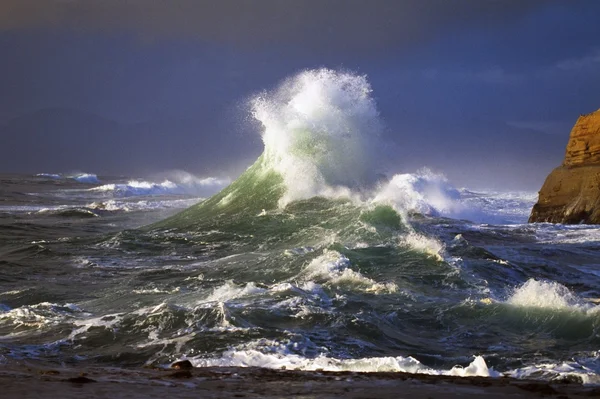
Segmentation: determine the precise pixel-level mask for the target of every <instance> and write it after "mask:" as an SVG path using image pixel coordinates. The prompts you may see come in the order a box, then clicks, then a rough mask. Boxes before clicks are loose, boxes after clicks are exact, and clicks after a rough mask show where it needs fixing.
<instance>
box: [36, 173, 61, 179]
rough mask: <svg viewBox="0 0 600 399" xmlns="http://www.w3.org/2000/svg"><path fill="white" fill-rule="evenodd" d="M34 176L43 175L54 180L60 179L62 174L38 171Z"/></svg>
mask: <svg viewBox="0 0 600 399" xmlns="http://www.w3.org/2000/svg"><path fill="white" fill-rule="evenodd" d="M35 176H36V177H43V178H45V179H52V180H56V179H62V176H61V175H59V174H56V173H38V174H36V175H35Z"/></svg>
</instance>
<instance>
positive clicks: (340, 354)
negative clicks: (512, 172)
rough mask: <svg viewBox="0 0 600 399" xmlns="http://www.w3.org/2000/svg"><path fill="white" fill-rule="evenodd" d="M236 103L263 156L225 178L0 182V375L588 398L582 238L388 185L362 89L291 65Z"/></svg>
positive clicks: (595, 270) (591, 355)
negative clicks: (479, 386)
mask: <svg viewBox="0 0 600 399" xmlns="http://www.w3.org/2000/svg"><path fill="white" fill-rule="evenodd" d="M249 107H250V114H251V115H252V116H253V117H254V118H256V120H257V121H258V122H260V124H261V125H262V139H263V142H264V152H263V154H262V155H261V156H260V157H259V158H258V159H257V160H256V162H255V163H254V164H253V165H251V166H249V167H248V169H247V170H246V171H245V172H244V173H243V174H242V175H241V176H239V177H238V178H237V179H233V180H232V181H229V180H227V179H220V178H215V177H196V176H193V175H189V174H186V173H183V172H176V173H175V172H169V173H166V174H163V175H161V176H157V177H146V178H143V179H142V178H139V177H137V178H136V177H124V178H114V177H110V176H96V175H91V174H89V175H84V174H79V175H75V174H68V173H67V174H52V173H40V174H38V175H35V176H19V175H6V176H3V182H6V187H8V188H7V189H6V190H4V191H3V194H2V195H3V198H2V202H1V205H0V234H1V235H2V236H1V239H0V262H1V263H2V266H3V267H2V275H1V276H0V281H2V285H1V286H0V337H1V338H0V363H5V364H11V363H14V362H19V361H22V360H23V359H30V360H35V361H42V362H48V363H50V364H77V365H88V364H94V365H97V364H100V365H106V366H111V367H113V366H118V367H127V366H135V367H139V366H142V365H158V366H165V365H168V364H170V363H171V362H173V361H176V360H181V359H189V360H190V361H191V362H192V364H193V365H194V366H196V367H206V366H223V367H225V366H236V367H250V366H256V367H267V368H277V369H281V368H286V369H301V370H321V369H322V370H332V371H339V370H352V371H363V372H374V371H389V372H409V373H426V374H432V375H457V376H485V377H491V378H494V377H498V376H512V377H516V378H537V379H542V380H561V381H562V380H568V381H571V382H579V383H585V384H598V383H599V382H600V379H599V375H600V357H599V356H600V355H599V354H598V353H599V352H598V350H599V347H600V335H599V334H598V327H599V322H600V314H599V312H598V309H599V308H598V305H597V304H598V303H599V302H600V289H598V287H600V284H599V283H600V263H599V262H598V256H597V253H598V250H599V249H600V229H598V227H597V226H583V225H578V226H565V225H550V224H526V221H527V218H528V216H529V212H530V210H531V207H532V206H533V204H534V203H535V201H536V199H537V196H536V193H535V192H498V191H486V190H478V189H472V188H460V187H455V186H454V185H453V184H452V182H451V181H449V180H448V179H447V178H446V177H445V176H444V175H443V174H442V173H440V172H434V171H432V170H429V169H427V168H423V169H420V170H415V171H389V170H384V167H385V165H383V164H382V163H381V162H380V161H381V159H382V156H381V151H382V148H384V147H385V146H386V143H384V142H382V140H383V138H382V136H383V135H382V129H383V123H382V121H381V120H380V117H379V113H378V111H377V106H376V103H375V101H374V99H373V97H372V93H371V87H370V85H369V83H368V80H367V78H366V77H365V76H359V75H356V74H353V73H349V72H339V71H333V70H328V69H319V70H309V71H304V72H301V73H300V74H298V75H296V76H293V77H290V78H289V79H287V80H286V81H284V82H283V83H282V84H281V85H280V87H278V88H277V89H276V90H274V91H272V92H263V93H259V94H257V95H256V96H255V97H254V98H253V99H252V101H250V104H249ZM540 183H541V182H540ZM536 188H537V187H536ZM536 188H534V189H536Z"/></svg>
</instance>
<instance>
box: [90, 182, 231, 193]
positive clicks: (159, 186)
mask: <svg viewBox="0 0 600 399" xmlns="http://www.w3.org/2000/svg"><path fill="white" fill-rule="evenodd" d="M228 183H229V180H226V179H218V178H215V177H208V178H204V179H199V178H194V179H192V178H189V177H188V178H186V179H183V180H182V181H180V182H173V181H171V180H163V181H162V182H160V183H156V182H150V181H145V180H130V181H129V182H127V183H125V184H105V185H102V186H99V187H94V188H92V189H90V191H96V192H108V193H113V195H116V196H118V197H133V196H142V195H149V196H150V195H181V194H187V195H201V196H210V195H212V194H214V193H216V192H217V191H219V190H220V189H222V188H223V187H224V186H225V185H227V184H228Z"/></svg>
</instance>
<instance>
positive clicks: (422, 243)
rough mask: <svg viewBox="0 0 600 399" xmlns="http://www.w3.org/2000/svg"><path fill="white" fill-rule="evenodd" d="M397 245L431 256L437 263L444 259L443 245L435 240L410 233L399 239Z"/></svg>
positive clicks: (413, 232)
mask: <svg viewBox="0 0 600 399" xmlns="http://www.w3.org/2000/svg"><path fill="white" fill-rule="evenodd" d="M399 243H400V245H407V246H409V247H411V248H412V249H414V250H417V251H420V252H423V253H425V254H427V255H430V256H433V257H435V258H436V259H438V260H439V261H442V260H443V259H444V251H445V245H444V244H443V243H442V242H441V241H439V240H437V239H435V238H432V237H427V236H425V235H423V234H419V233H417V232H415V231H410V232H409V233H407V234H405V235H403V236H401V237H400V239H399Z"/></svg>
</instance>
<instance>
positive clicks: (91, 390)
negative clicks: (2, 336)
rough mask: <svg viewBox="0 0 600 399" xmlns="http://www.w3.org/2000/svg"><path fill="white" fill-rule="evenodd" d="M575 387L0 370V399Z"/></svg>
mask: <svg viewBox="0 0 600 399" xmlns="http://www.w3.org/2000/svg"><path fill="white" fill-rule="evenodd" d="M592 396H600V387H594V386H583V385H580V384H575V383H571V384H569V383H546V382H540V381H532V380H516V379H511V378H484V377H445V376H428V375H415V374H405V373H354V372H318V371H317V372H306V371H292V370H269V369H259V368H194V369H179V370H175V369H119V368H106V367H104V368H85V369H76V368H49V367H42V366H39V365H37V366H36V365H32V364H22V365H12V366H0V397H2V398H65V399H69V398H132V399H135V398H163V399H164V398H170V397H173V398H283V397H296V398H306V399H308V398H319V399H321V398H362V399H366V398H394V399H399V398H484V397H485V398H489V399H495V398H506V397H508V398H516V399H517V398H533V397H546V398H561V399H566V398H584V397H587V398H589V397H592Z"/></svg>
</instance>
